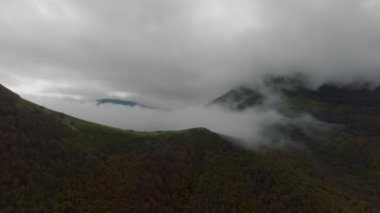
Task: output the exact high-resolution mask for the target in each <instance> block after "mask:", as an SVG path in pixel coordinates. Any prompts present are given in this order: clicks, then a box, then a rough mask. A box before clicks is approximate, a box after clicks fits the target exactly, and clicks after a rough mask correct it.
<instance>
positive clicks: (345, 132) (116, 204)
mask: <svg viewBox="0 0 380 213" xmlns="http://www.w3.org/2000/svg"><path fill="white" fill-rule="evenodd" d="M284 94H285V101H286V110H288V111H293V112H296V113H297V112H303V113H309V114H311V115H312V116H314V117H315V118H317V119H319V121H321V122H328V123H331V124H334V126H336V127H335V128H332V129H331V131H329V132H318V134H317V135H316V136H313V134H310V132H309V129H307V128H305V127H303V126H297V125H295V124H283V125H279V126H278V127H277V128H276V131H274V130H270V129H268V135H269V136H272V135H278V137H274V139H273V140H278V141H282V140H284V138H286V139H287V140H288V141H289V143H292V144H294V145H296V146H293V147H297V148H291V147H288V148H278V147H277V148H272V147H271V146H268V147H265V150H264V151H261V150H246V149H243V148H241V147H238V146H236V145H235V144H234V143H233V142H231V141H229V140H228V139H226V138H224V137H222V136H220V135H218V134H216V133H213V132H211V131H209V130H207V129H204V128H195V129H190V130H183V131H163V132H135V131H131V130H129V131H124V130H119V129H114V128H110V127H106V126H102V125H98V124H94V123H90V122H86V121H83V120H79V119H76V118H73V117H70V116H68V115H64V114H62V113H57V112H54V111H51V110H49V109H46V108H44V107H41V106H38V105H36V104H33V103H31V102H28V101H26V100H23V99H22V98H20V96H18V95H17V94H15V93H13V92H11V91H9V90H8V89H6V88H5V87H3V86H1V85H0V165H1V166H0V174H1V175H0V209H1V210H0V211H1V212H126V211H127V212H284V211H287V212H315V211H318V212H355V213H360V212H378V210H379V209H380V205H379V204H380V166H379V162H380V143H379V141H380V104H379V103H380V91H379V90H369V89H363V90H357V89H355V90H351V89H346V88H340V87H336V86H330V87H323V88H320V89H319V90H316V91H314V90H309V89H306V88H304V89H296V90H291V91H290V90H288V92H287V93H284ZM311 133H312V132H311ZM274 142H276V141H274Z"/></svg>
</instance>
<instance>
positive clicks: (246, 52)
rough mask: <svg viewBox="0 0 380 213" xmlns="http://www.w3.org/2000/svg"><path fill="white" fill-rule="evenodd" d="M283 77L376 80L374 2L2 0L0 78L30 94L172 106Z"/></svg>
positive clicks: (377, 2) (378, 18) (378, 51)
mask: <svg viewBox="0 0 380 213" xmlns="http://www.w3.org/2000/svg"><path fill="white" fill-rule="evenodd" d="M293 71H298V72H304V73H307V74H309V75H311V77H312V79H313V80H314V82H323V81H326V80H335V81H352V80H353V79H354V80H357V79H359V80H371V81H374V82H380V81H379V79H380V0H290V1H284V0H233V1H232V0H106V1H104V0H0V83H1V84H4V85H6V86H8V87H10V88H11V89H13V90H15V91H16V92H18V93H20V94H22V95H24V96H28V97H33V96H36V97H38V96H45V97H55V98H65V99H75V100H93V99H97V98H102V97H124V98H133V99H137V100H139V99H140V100H144V101H145V102H151V103H155V104H160V105H176V106H177V105H178V106H181V105H186V104H189V103H193V104H200V103H207V102H209V101H210V100H212V99H214V98H216V97H217V96H219V95H221V94H222V93H224V92H225V91H227V90H228V89H230V88H232V87H234V86H236V85H238V84H240V83H242V82H254V80H255V79H257V78H259V76H261V75H263V74H273V73H277V74H286V73H290V72H293ZM36 100H37V99H36Z"/></svg>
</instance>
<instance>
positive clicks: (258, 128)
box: [38, 98, 286, 146]
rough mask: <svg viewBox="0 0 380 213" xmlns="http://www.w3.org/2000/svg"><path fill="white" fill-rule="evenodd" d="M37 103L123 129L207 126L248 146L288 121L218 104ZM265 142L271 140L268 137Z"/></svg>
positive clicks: (48, 100) (261, 111)
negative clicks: (173, 106)
mask: <svg viewBox="0 0 380 213" xmlns="http://www.w3.org/2000/svg"><path fill="white" fill-rule="evenodd" d="M38 102H40V103H43V105H45V106H46V107H49V108H52V109H54V110H57V111H63V112H65V113H67V114H69V115H72V116H76V117H78V118H81V119H84V120H88V121H92V122H96V123H101V124H105V125H108V126H112V127H116V128H121V129H132V130H138V131H157V130H183V129H189V128H194V127H205V128H208V129H209V130H211V131H214V132H217V133H220V134H222V135H225V136H229V137H232V138H235V139H237V140H238V141H242V142H244V144H245V145H249V146H251V145H258V144H262V143H264V138H261V137H262V135H261V133H262V131H263V130H264V129H266V128H268V127H270V126H273V125H276V124H279V123H283V122H285V121H286V118H285V117H283V116H282V115H280V114H279V113H277V112H276V111H275V110H274V109H258V108H256V109H255V108H253V109H250V110H246V111H244V112H233V111H229V110H227V109H223V108H220V107H218V106H213V107H206V106H189V107H185V108H181V109H173V110H158V109H146V108H141V107H125V106H120V105H113V104H103V105H100V106H97V105H96V104H95V103H93V102H90V103H79V102H74V101H57V100H53V99H51V98H39V100H38ZM265 142H268V141H267V140H266V139H265Z"/></svg>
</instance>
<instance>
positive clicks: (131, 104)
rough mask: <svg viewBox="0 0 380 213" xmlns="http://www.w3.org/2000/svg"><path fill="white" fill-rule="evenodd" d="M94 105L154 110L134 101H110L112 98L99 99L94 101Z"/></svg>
mask: <svg viewBox="0 0 380 213" xmlns="http://www.w3.org/2000/svg"><path fill="white" fill-rule="evenodd" d="M96 104H97V105H98V106H100V105H102V104H116V105H123V106H128V107H136V106H137V107H141V108H147V109H155V108H154V107H150V106H146V105H144V104H140V103H137V102H134V101H129V100H121V99H112V98H104V99H99V100H96Z"/></svg>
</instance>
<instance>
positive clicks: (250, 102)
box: [209, 87, 264, 111]
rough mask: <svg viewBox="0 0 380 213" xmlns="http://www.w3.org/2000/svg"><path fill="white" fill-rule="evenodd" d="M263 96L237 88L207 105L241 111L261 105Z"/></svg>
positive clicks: (244, 88)
mask: <svg viewBox="0 0 380 213" xmlns="http://www.w3.org/2000/svg"><path fill="white" fill-rule="evenodd" d="M263 100H264V96H263V95H262V94H260V93H259V92H258V91H255V90H253V89H250V88H247V87H238V88H235V89H232V90H230V91H228V92H227V93H226V94H224V95H222V96H221V97H219V98H217V99H215V100H213V101H212V102H211V103H210V104H209V105H219V106H222V107H224V108H226V109H231V110H238V111H242V110H245V109H248V108H251V107H254V106H257V105H260V104H262V102H263Z"/></svg>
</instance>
